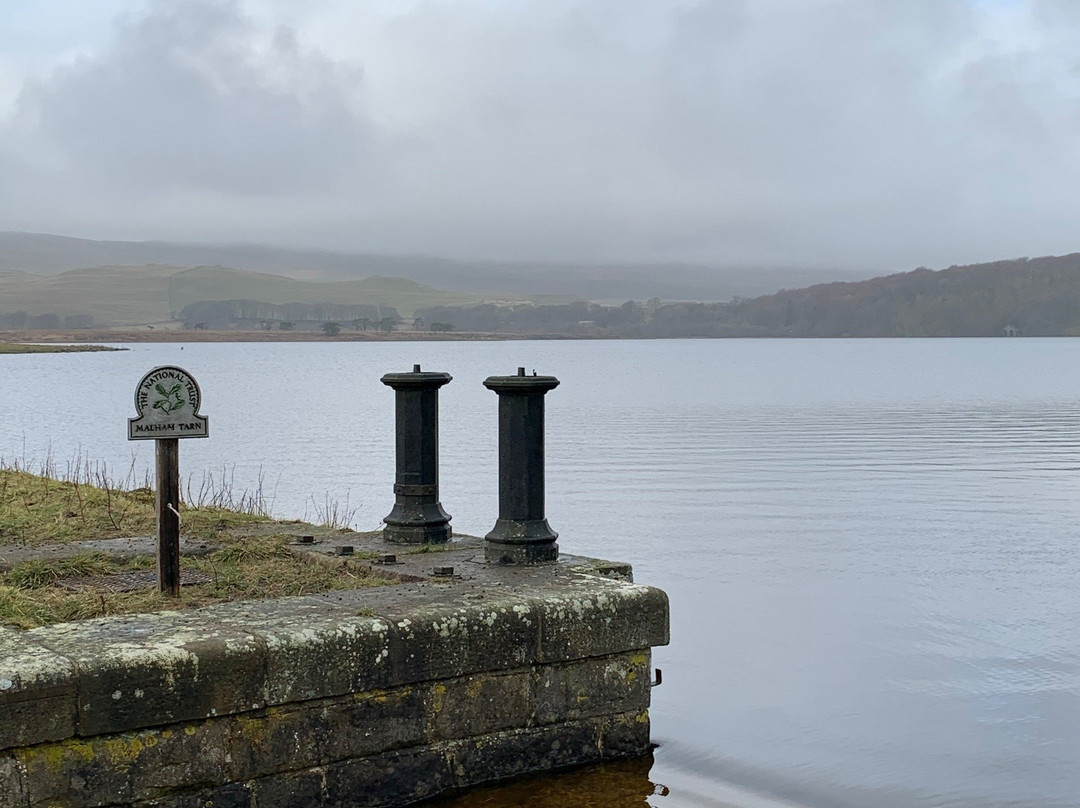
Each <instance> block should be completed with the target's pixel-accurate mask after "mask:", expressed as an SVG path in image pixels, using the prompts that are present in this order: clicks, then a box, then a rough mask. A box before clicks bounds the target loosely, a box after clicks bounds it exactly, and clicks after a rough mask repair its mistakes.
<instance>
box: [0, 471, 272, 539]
mask: <svg viewBox="0 0 1080 808" xmlns="http://www.w3.org/2000/svg"><path fill="white" fill-rule="evenodd" d="M38 471H40V472H44V473H31V472H30V471H27V470H26V469H24V468H21V467H20V466H19V465H18V464H17V463H16V464H8V465H0V547H2V546H3V545H5V544H21V545H40V544H64V543H67V542H74V541H85V540H88V539H112V538H119V537H123V536H139V535H146V534H149V533H154V532H155V531H156V529H157V527H156V525H157V522H156V518H157V517H156V513H155V511H154V491H153V490H152V489H151V488H150V487H149V483H150V481H149V480H143V481H141V482H142V484H141V485H137V486H136V485H133V482H134V481H133V480H132V478H131V473H130V472H129V474H128V477H127V478H126V480H125V482H121V483H118V482H116V481H115V480H114V479H113V478H112V477H111V476H110V473H109V469H108V468H107V467H106V466H105V464H90V463H83V462H78V461H76V462H75V463H73V464H69V465H68V468H67V471H66V472H64V473H62V474H58V473H57V469H56V468H55V467H54V466H53V465H52V464H51V462H50V461H46V463H45V464H43V466H42V468H41V469H38ZM60 477H62V478H63V479H59V478H60ZM208 480H209V482H208ZM190 489H191V486H190V485H189V491H188V496H187V500H188V502H194V503H196V505H197V507H191V506H190V505H189V504H186V503H182V504H181V506H180V513H181V516H182V518H183V525H184V533H185V534H187V535H190V536H194V537H196V538H214V537H215V536H216V535H217V534H218V533H219V532H220V531H222V530H224V529H227V528H230V527H236V526H239V525H243V524H251V523H252V522H266V521H269V516H267V514H266V509H265V507H264V503H263V502H262V499H261V497H259V496H257V495H256V496H250V497H249V496H240V497H236V496H233V495H232V493H231V489H229V487H228V486H227V485H224V484H222V483H221V481H220V480H219V481H218V482H217V483H215V480H214V479H213V478H212V477H210V478H207V477H204V478H203V482H202V483H201V484H200V487H199V488H197V489H196V490H195V491H192V490H190Z"/></svg>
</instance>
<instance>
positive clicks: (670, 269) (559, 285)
mask: <svg viewBox="0 0 1080 808" xmlns="http://www.w3.org/2000/svg"><path fill="white" fill-rule="evenodd" d="M146 264H167V265H170V266H174V267H196V266H227V267H233V268H235V269H241V270H250V271H254V272H270V273H277V274H283V275H288V276H289V277H292V278H303V279H309V280H354V279H357V278H363V277H369V276H372V275H380V276H389V277H400V278H408V279H410V280H413V281H416V282H418V283H423V284H426V285H428V286H433V287H436V288H438V289H448V290H452V291H457V292H469V293H476V294H479V295H481V296H485V297H488V298H490V297H493V296H496V295H505V294H517V295H524V296H533V295H558V296H561V297H584V298H588V299H590V300H609V301H622V300H630V299H638V300H646V299H648V298H651V297H662V298H665V299H668V300H728V299H730V298H731V297H733V296H741V297H748V296H752V295H760V294H766V293H769V292H775V291H777V290H778V289H783V288H793V287H798V286H806V285H808V284H812V283H821V282H823V281H833V280H846V279H850V278H852V277H866V276H868V275H870V274H871V273H869V272H867V273H864V274H862V275H858V274H853V273H850V272H844V271H841V270H825V269H814V270H811V269H785V268H755V267H750V268H746V267H743V268H716V267H705V266H690V265H685V264H633V265H608V266H599V265H586V264H542V263H530V262H498V263H496V262H482V261H474V262H470V261H451V260H447V259H443V258H429V257H423V256H393V255H370V254H353V255H350V254H345V253H335V252H328V251H318V250H290V249H283V248H276V247H265V246H259V245H213V244H177V243H169V242H161V241H143V242H131V241H92V240H90V239H79V238H69V237H67V236H52V235H43V234H39V233H14V232H3V233H0V271H3V270H19V271H23V272H29V273H34V274H55V273H59V272H66V271H69V270H73V269H83V268H85V267H98V266H142V265H146Z"/></svg>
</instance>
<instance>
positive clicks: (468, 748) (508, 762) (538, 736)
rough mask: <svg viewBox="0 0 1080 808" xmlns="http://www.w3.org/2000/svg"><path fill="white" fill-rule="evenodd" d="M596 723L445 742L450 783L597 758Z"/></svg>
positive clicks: (474, 781)
mask: <svg viewBox="0 0 1080 808" xmlns="http://www.w3.org/2000/svg"><path fill="white" fill-rule="evenodd" d="M599 739H600V727H599V726H598V725H597V724H595V723H592V722H589V721H567V722H564V723H561V724H551V725H548V726H546V727H533V728H530V729H520V730H506V731H503V732H495V733H492V734H490V735H482V736H480V737H477V738H469V739H466V740H461V741H454V742H451V743H449V744H447V756H448V760H449V764H450V771H451V773H452V775H453V778H454V780H453V785H454V786H456V787H464V786H471V785H476V784H477V783H484V782H489V781H492V780H500V779H503V778H506V777H514V776H517V775H521V774H529V773H531V772H539V771H549V770H551V769H558V768H563V767H567V766H575V765H578V764H581V763H591V762H595V761H596V760H598V759H599V757H600V755H599Z"/></svg>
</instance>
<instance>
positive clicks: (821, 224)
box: [0, 0, 1080, 269]
mask: <svg viewBox="0 0 1080 808" xmlns="http://www.w3.org/2000/svg"><path fill="white" fill-rule="evenodd" d="M298 8H299V7H297V6H292V7H291V10H292V13H294V14H299V13H300V12H299V11H298V10H297V9H298ZM318 8H324V7H323V6H318ZM1020 8H1021V11H1024V10H1025V9H1026V11H1027V13H1021V12H1017V13H1018V19H1020V20H1021V21H1022V26H1023V29H1022V30H1019V31H1016V32H1015V36H1014V37H1013V38H1011V39H1008V38H1007V39H1006V40H1005V41H998V40H995V39H993V38H992V37H990V36H988V35H987V33H986V24H985V22H986V15H987V13H988V12H987V11H986V8H984V7H980V6H979V5H973V4H971V3H969V2H965V0H907V1H906V2H903V3H897V2H893V0H834V1H831V2H824V1H823V0H820V1H815V0H809V1H807V2H785V1H783V0H731V2H723V1H722V0H717V2H681V3H679V2H671V3H655V2H651V1H649V2H646V0H591V1H590V2H584V0H581V2H574V1H573V0H548V1H547V2H536V3H524V4H502V5H495V6H490V5H485V4H475V5H474V4H468V3H465V4H453V5H449V4H446V5H443V4H430V3H421V4H418V5H416V6H413V7H412V8H411V10H408V11H402V12H400V13H399V14H398V15H397V16H395V17H394V18H393V19H390V20H387V19H384V18H378V17H375V16H372V15H364V14H362V13H360V12H356V14H355V15H354V16H352V17H349V16H348V15H345V16H343V17H341V21H342V22H341V26H346V27H347V26H353V28H347V30H338V31H337V34H338V44H337V46H333V45H331V44H326V46H325V47H322V46H321V45H319V43H318V38H317V37H315V36H314V35H311V34H310V30H314V29H313V28H311V27H305V26H304V25H303V24H298V25H297V26H296V28H295V29H293V28H280V29H278V30H277V31H276V32H274V31H269V30H266V29H264V28H263V27H262V23H261V22H257V21H256V20H253V19H250V18H248V17H245V16H244V15H243V14H242V13H241V12H240V11H239V10H238V7H237V6H230V5H224V6H223V5H221V4H217V3H213V4H211V3H177V4H169V3H159V4H157V5H155V6H154V7H153V11H152V12H151V13H149V14H147V15H145V16H143V17H140V18H136V19H132V20H129V21H127V22H125V23H124V24H123V25H121V26H120V28H119V29H118V31H117V36H116V40H115V41H114V43H113V44H112V46H111V47H110V48H109V49H108V50H106V51H104V52H103V53H102V54H101V55H100V56H98V57H96V58H94V59H87V60H84V61H82V62H79V63H76V64H74V65H72V66H70V67H68V68H66V69H64V70H62V71H59V72H57V73H55V74H53V75H51V76H49V77H46V78H45V79H43V80H41V81H39V82H38V83H36V84H34V85H32V86H29V87H27V88H26V89H25V91H24V93H23V96H22V99H21V104H20V108H19V113H18V115H17V116H16V117H15V119H14V120H13V121H12V122H11V123H10V124H9V126H8V130H9V131H8V132H5V133H0V134H3V135H5V136H6V137H5V139H6V141H7V142H8V143H9V144H13V145H11V146H10V147H9V150H8V152H9V154H8V157H7V158H5V163H6V165H5V166H4V171H5V175H7V176H10V177H12V178H13V182H12V183H11V184H9V187H8V190H6V191H4V196H3V198H2V199H0V204H2V205H3V207H2V209H0V210H2V212H3V213H4V216H5V219H6V220H8V221H12V220H14V221H16V222H18V226H20V227H23V228H24V229H38V230H52V231H56V230H60V229H66V230H68V231H69V232H72V233H74V234H77V235H89V236H113V237H133V236H138V235H139V234H141V235H143V237H168V238H188V239H199V238H214V239H228V240H244V239H270V240H275V241H278V242H285V243H295V244H303V245H315V246H327V247H334V248H347V249H365V250H385V251H408V252H433V253H442V254H445V255H456V256H469V257H507V258H549V259H559V258H569V259H596V260H634V259H642V260H657V259H671V260H696V261H710V262H715V263H733V262H751V263H764V262H778V263H784V264H789V265H790V264H814V265H822V264H837V265H847V266H859V265H865V266H869V267H873V268H882V269H892V268H905V267H910V266H914V265H916V264H945V263H951V262H954V261H975V260H983V259H991V258H996V257H1006V256H1013V255H1020V254H1040V253H1049V252H1066V251H1073V250H1076V249H1080V244H1078V243H1077V242H1076V240H1075V239H1076V236H1075V233H1076V232H1077V231H1078V229H1077V224H1078V219H1080V208H1078V206H1077V202H1076V193H1075V188H1076V187H1078V180H1080V150H1078V149H1077V147H1076V146H1075V144H1076V143H1077V142H1080V140H1078V138H1077V136H1078V135H1080V106H1078V103H1077V99H1078V98H1080V92H1078V88H1080V85H1078V81H1080V71H1078V69H1077V59H1076V57H1075V55H1074V54H1076V53H1080V18H1078V17H1077V15H1075V14H1074V13H1073V11H1072V8H1073V6H1072V4H1069V3H1066V2H1065V1H1064V0H1055V1H1053V2H1051V0H1044V1H1043V2H1032V3H1031V4H1030V6H1020ZM341 26H339V28H340V27H341ZM350 35H355V37H356V41H357V42H364V43H366V45H365V46H364V47H359V46H357V48H356V49H355V50H354V49H351V48H349V47H347V46H346V47H342V46H341V44H340V43H341V42H342V41H344V42H345V43H346V45H347V43H348V42H349V37H350ZM317 45H318V46H317ZM330 53H334V54H335V55H336V56H335V57H331V56H330V55H329V54H330ZM87 199H95V200H97V204H95V205H92V206H87V205H86V204H85V201H86V200H87ZM16 200H18V201H17V202H16ZM54 222H55V223H56V224H53V223H54ZM121 222H123V223H125V224H123V225H121V224H120V223H121ZM123 227H126V228H127V229H126V230H124V229H123ZM95 228H96V229H95ZM136 231H137V232H136Z"/></svg>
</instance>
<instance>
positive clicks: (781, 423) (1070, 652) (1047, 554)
mask: <svg viewBox="0 0 1080 808" xmlns="http://www.w3.org/2000/svg"><path fill="white" fill-rule="evenodd" d="M130 347H131V350H130V351H128V352H124V353H99V354H39V355H15V356H4V357H0V456H2V457H3V458H4V459H5V460H8V461H12V460H17V459H18V460H29V461H39V460H41V459H42V458H44V457H46V456H48V455H50V454H51V456H52V457H53V459H54V460H55V462H56V464H57V465H58V466H59V469H60V471H63V470H64V467H65V465H66V464H67V463H68V462H69V461H72V460H73V459H77V458H84V459H89V460H92V461H104V462H106V463H107V464H108V466H109V468H110V470H111V471H112V472H113V473H114V474H115V475H116V476H120V477H123V476H124V475H125V474H126V473H127V472H128V470H129V468H131V467H132V466H133V464H134V473H135V475H136V477H138V478H139V479H141V478H142V475H143V474H144V473H145V469H146V468H148V467H149V465H150V464H151V462H152V457H153V447H152V445H150V442H138V443H128V442H127V441H126V440H125V436H126V419H127V418H128V417H129V416H132V415H134V404H133V393H134V389H135V385H136V383H137V382H138V380H139V378H140V377H141V376H142V374H143V373H144V372H145V371H147V370H149V369H150V368H151V367H153V366H155V365H160V364H178V365H180V366H182V367H184V368H186V369H188V370H190V371H191V372H192V373H193V374H194V375H195V376H196V378H197V379H198V380H199V382H200V384H201V386H202V391H203V412H204V413H205V414H206V415H208V416H209V417H210V438H209V439H208V440H198V441H184V442H181V452H180V454H181V470H182V472H183V473H184V474H185V475H191V478H192V485H193V487H194V488H198V487H199V485H200V484H201V481H202V480H203V479H204V478H205V476H206V475H210V476H212V477H213V479H214V480H215V482H217V483H220V482H221V480H222V478H223V477H224V479H225V480H226V482H228V483H229V484H230V485H231V486H232V487H233V489H234V490H235V491H242V490H249V491H250V490H256V489H261V491H262V493H263V495H264V496H265V497H266V499H267V500H268V502H270V503H271V504H272V508H273V512H274V513H275V515H278V516H283V517H306V518H309V519H318V518H320V517H325V516H326V515H327V514H329V515H331V516H336V517H337V518H339V519H342V518H346V519H348V521H350V522H351V523H352V524H353V525H355V526H357V527H360V528H362V529H373V528H375V527H377V526H378V525H379V523H380V520H381V519H382V517H383V516H385V515H386V514H387V513H388V512H389V510H390V507H391V505H392V502H393V495H392V490H391V486H392V483H393V475H394V441H393V418H394V411H393V392H392V391H391V390H390V389H389V388H387V387H384V386H383V385H382V384H380V383H379V377H380V376H381V375H382V374H383V373H386V372H389V371H408V370H410V369H411V367H412V365H413V364H414V363H416V362H419V363H421V364H422V366H423V368H424V369H425V370H439V371H448V372H450V373H451V374H453V376H454V381H453V382H452V383H451V384H450V385H448V386H447V387H445V388H443V391H442V398H441V458H442V472H441V494H442V502H443V504H444V506H445V508H446V510H447V511H448V512H449V513H450V514H451V515H452V516H453V523H452V524H453V527H454V528H455V530H457V531H458V532H466V533H473V534H481V535H482V534H483V533H485V532H487V530H489V529H490V528H491V527H492V526H493V524H494V522H495V517H496V515H497V468H496V465H497V461H496V458H497V443H496V438H497V434H496V425H497V422H496V404H497V398H496V396H495V395H494V394H493V393H491V392H490V391H488V390H486V389H484V388H483V387H482V385H481V382H482V381H483V379H484V378H485V377H487V376H489V375H493V374H498V375H504V374H510V373H513V372H514V371H515V369H516V368H517V367H518V366H519V365H524V366H525V367H526V368H527V369H528V370H529V371H530V372H531V371H532V370H533V369H534V368H535V369H536V371H537V372H538V373H540V374H551V375H555V376H557V377H559V378H560V379H561V380H562V385H561V386H560V387H559V388H558V389H556V390H554V391H553V392H551V393H550V394H548V396H547V424H548V439H547V460H548V466H547V481H548V495H547V499H548V508H547V512H548V519H549V522H550V523H551V525H552V527H553V528H554V529H555V530H556V531H558V532H559V533H560V538H559V544H560V546H561V548H562V550H563V551H564V552H569V553H577V554H583V555H595V556H600V557H606V558H612V559H619V560H625V561H629V562H632V563H633V565H634V569H635V575H636V578H637V580H638V581H640V582H643V583H649V584H654V585H656V586H659V587H662V588H663V589H665V590H667V592H668V593H669V595H670V596H671V610H672V644H671V646H670V647H668V648H661V649H658V650H657V651H656V653H655V659H654V661H655V664H656V665H657V666H658V667H660V668H662V669H663V671H664V683H663V685H662V686H661V687H659V688H657V689H656V690H654V691H653V709H652V718H653V735H654V740H656V741H657V742H658V743H659V744H660V747H659V748H658V749H657V750H656V753H655V760H654V762H653V763H652V766H651V769H650V768H649V766H648V763H647V762H631V763H628V764H625V765H624V764H620V765H619V766H616V767H602V768H600V769H597V770H587V771H584V772H577V773H572V774H568V775H562V776H559V777H554V778H544V779H540V780H537V781H534V782H532V783H529V784H526V786H524V788H526V789H527V791H524V792H523V791H520V789H521V788H522V786H514V785H511V786H507V787H502V788H499V789H485V790H484V791H483V792H481V793H478V794H475V795H472V796H470V797H467V798H464V799H462V800H460V801H459V802H457V803H455V804H459V805H461V806H469V805H480V804H483V805H493V806H494V805H505V806H510V805H516V804H520V801H521V800H526V799H527V800H532V801H533V802H535V804H537V805H547V804H550V805H557V804H558V805H568V804H572V805H596V806H603V808H625V806H630V805H635V806H640V805H642V804H644V803H645V802H648V803H650V804H651V805H653V806H658V807H659V806H670V807H671V808H677V807H678V806H713V805H721V804H736V805H745V806H757V805H761V806H765V805H777V804H782V803H794V804H796V805H803V806H814V807H815V808H849V807H850V808H856V806H858V808H865V807H866V806H873V808H893V806H897V808H899V806H905V807H909V806H916V807H917V808H923V807H924V806H935V807H941V806H948V807H949V808H995V807H997V806H1001V807H1004V806H1012V807H1014V808H1015V807H1018V806H1024V808H1065V807H1066V806H1068V808H1075V806H1077V805H1078V804H1080V765H1078V763H1080V586H1078V581H1080V542H1078V538H1080V374H1078V373H1077V369H1078V368H1080V340H1074V339H1056V340H1052V339H1048V340H1041V339H1011V340H1008V339H986V340H962V339H954V340H945V339H942V340H818V341H810V340H805V341H804V340H670V341H618V342H607V341H580V342H571V341H526V342H484V343H467V342H441V343H426V342H425V343H419V342H418V343H408V342H391V343H356V342H350V343H332V342H326V343H287V344H270V343H229V344H203V343H191V344H183V345H181V344H139V345H134V346H130ZM515 789H518V790H517V791H515ZM526 795H527V796H526Z"/></svg>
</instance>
